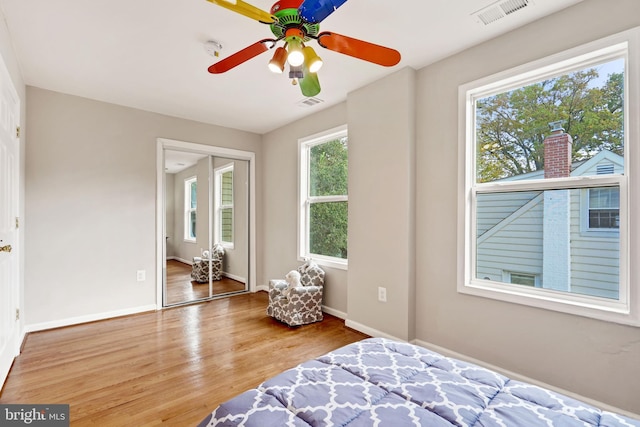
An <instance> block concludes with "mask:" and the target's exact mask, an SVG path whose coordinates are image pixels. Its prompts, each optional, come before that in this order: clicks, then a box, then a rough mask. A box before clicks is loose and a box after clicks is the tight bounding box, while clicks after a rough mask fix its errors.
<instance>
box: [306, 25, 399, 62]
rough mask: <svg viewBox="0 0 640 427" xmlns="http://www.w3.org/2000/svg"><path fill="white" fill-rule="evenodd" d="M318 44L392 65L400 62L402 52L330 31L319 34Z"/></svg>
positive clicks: (356, 56) (359, 57)
mask: <svg viewBox="0 0 640 427" xmlns="http://www.w3.org/2000/svg"><path fill="white" fill-rule="evenodd" d="M317 39H318V44H319V45H320V46H322V47H324V48H326V49H329V50H333V51H335V52H339V53H343V54H345V55H349V56H353V57H354V58H358V59H363V60H365V61H369V62H373V63H374V64H378V65H383V66H385V67H392V66H394V65H396V64H398V63H399V62H400V59H401V56H400V52H398V51H397V50H395V49H391V48H388V47H384V46H380V45H377V44H373V43H369V42H365V41H362V40H358V39H354V38H351V37H347V36H343V35H340V34H336V33H332V32H329V31H325V32H322V33H320V34H318V37H317Z"/></svg>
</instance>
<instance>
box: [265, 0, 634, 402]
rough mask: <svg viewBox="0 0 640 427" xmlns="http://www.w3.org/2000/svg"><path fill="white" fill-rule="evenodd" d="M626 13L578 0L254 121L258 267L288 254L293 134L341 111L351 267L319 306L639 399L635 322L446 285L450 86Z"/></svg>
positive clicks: (592, 392)
mask: <svg viewBox="0 0 640 427" xmlns="http://www.w3.org/2000/svg"><path fill="white" fill-rule="evenodd" d="M637 25H640V2H638V1H637V0H614V1H613V2H612V1H605V0H585V1H584V2H582V3H580V4H579V5H577V6H575V7H572V8H569V9H567V10H565V11H562V12H560V13H558V14H555V15H553V16H550V17H547V18H545V19H542V20H539V21H537V22H535V23H533V24H531V25H528V26H525V27H522V28H520V29H518V30H516V31H514V32H511V33H509V34H506V35H504V36H502V37H499V38H497V39H494V40H492V41H489V42H486V43H483V44H481V45H478V46H476V47H474V48H471V49H468V50H466V51H464V52H461V53H459V54H456V55H454V56H451V57H449V58H447V59H444V60H442V61H440V62H438V63H436V64H432V65H430V66H427V67H425V68H423V69H421V70H419V71H418V72H416V73H414V72H413V71H412V70H410V69H405V70H401V71H399V72H397V73H395V74H393V75H391V76H389V77H387V78H384V79H382V80H380V81H377V82H374V83H373V84H371V85H369V86H367V87H364V88H362V89H360V90H357V91H355V92H354V93H351V94H349V96H348V98H347V105H346V111H345V106H343V105H339V106H337V107H334V108H331V109H328V110H324V111H322V112H319V113H317V114H315V115H313V116H311V117H307V118H305V119H303V120H300V121H297V122H295V123H292V124H290V125H288V126H285V127H283V128H280V129H278V130H276V131H273V132H270V133H269V134H267V135H265V136H264V144H265V145H264V147H265V148H264V149H265V155H264V170H265V175H264V189H265V194H264V196H265V201H267V203H265V204H264V223H263V224H264V229H265V246H264V252H263V265H264V266H265V272H266V276H267V277H281V276H282V275H283V274H284V273H286V271H288V270H289V269H290V268H291V266H292V265H293V264H295V262H296V230H295V228H294V227H292V226H291V224H295V223H296V220H297V216H296V212H297V206H296V203H297V183H296V182H297V181H296V173H297V139H298V138H301V137H304V136H308V135H311V134H314V133H317V132H320V131H322V130H326V129H329V128H331V127H333V126H337V125H340V124H343V123H347V124H348V126H349V271H348V273H347V275H346V277H345V275H344V274H342V272H334V271H329V274H328V278H327V284H328V289H327V291H328V292H327V298H325V304H326V305H327V306H329V307H330V308H333V309H336V310H340V311H346V313H347V324H350V325H352V326H354V327H358V328H361V329H364V330H366V331H372V332H375V333H376V334H378V335H391V336H395V337H398V338H403V339H410V340H413V339H415V340H418V341H420V342H424V343H431V344H435V345H438V346H441V347H444V348H447V349H450V350H452V351H455V352H458V353H460V354H464V355H467V356H469V357H472V358H476V359H478V360H481V361H484V362H486V363H490V364H493V365H496V366H500V367H502V368H504V369H507V370H510V371H512V372H515V373H518V374H521V375H525V376H528V377H530V378H533V379H536V380H538V381H542V382H545V383H548V384H551V385H553V386H556V387H560V388H563V389H566V390H569V391H572V392H574V393H578V394H581V395H583V396H585V397H588V398H592V399H596V400H599V401H601V402H604V403H607V404H610V405H613V406H617V407H619V408H622V409H625V410H628V411H632V412H635V413H640V381H637V380H636V379H637V378H640V338H639V337H640V332H639V329H638V328H633V327H629V326H623V325H619V324H615V323H609V322H602V321H598V320H592V319H588V318H583V317H579V316H572V315H567V314H562V313H558V312H553V311H547V310H543V309H537V308H532V307H527V306H522V305H517V304H510V303H506V302H500V301H494V300H490V299H485V298H480V297H473V296H469V295H462V294H459V293H458V292H457V290H456V283H457V282H456V281H457V265H456V260H457V252H456V242H457V233H458V229H457V206H458V86H459V85H461V84H463V83H467V82H469V81H473V80H476V79H479V78H481V77H485V76H487V75H490V74H493V73H496V72H499V71H503V70H505V69H508V68H511V67H515V66H517V65H521V64H523V63H526V62H529V61H532V60H535V59H539V58H541V57H545V56H548V55H551V54H554V53H557V52H558V51H560V50H564V49H567V48H570V47H573V46H577V45H580V44H583V43H586V42H589V41H592V40H594V39H598V38H601V37H604V36H607V35H610V34H613V33H616V32H620V31H622V30H625V29H628V28H631V27H633V26H637ZM551 29H553V31H551ZM414 131H415V135H414V134H413V133H414ZM414 138H415V148H414V147H413V142H412V139H414ZM414 175H415V178H414ZM391 177H393V178H394V179H398V180H399V185H397V186H392V184H391V182H390V180H389V179H388V178H391ZM414 215H415V218H414ZM398 219H400V221H401V222H403V224H402V226H401V227H400V228H399V229H398V230H392V228H391V227H390V224H392V223H394V224H395V223H396V222H397V220H398ZM414 257H415V261H414ZM378 286H385V287H387V292H388V298H389V302H387V303H386V304H383V303H379V302H378V301H377V299H376V295H377V287H378ZM345 298H346V300H345ZM345 306H346V308H345Z"/></svg>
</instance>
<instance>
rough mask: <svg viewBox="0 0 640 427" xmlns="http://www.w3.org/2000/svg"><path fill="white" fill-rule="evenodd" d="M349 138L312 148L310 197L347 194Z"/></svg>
mask: <svg viewBox="0 0 640 427" xmlns="http://www.w3.org/2000/svg"><path fill="white" fill-rule="evenodd" d="M347 154H348V151H347V138H342V139H336V140H333V141H328V142H325V143H323V144H319V145H316V146H314V147H312V148H311V164H310V177H309V178H310V180H309V182H310V191H309V193H310V195H311V196H312V197H317V196H335V195H342V194H347V176H348V175H347V166H348V163H347Z"/></svg>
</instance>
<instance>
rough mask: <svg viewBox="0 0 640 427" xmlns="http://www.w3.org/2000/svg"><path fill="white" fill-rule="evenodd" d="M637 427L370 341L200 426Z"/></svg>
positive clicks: (430, 355) (402, 346)
mask: <svg viewBox="0 0 640 427" xmlns="http://www.w3.org/2000/svg"><path fill="white" fill-rule="evenodd" d="M451 425H456V426H477V427H486V426H502V427H512V426H526V427H530V426H563V427H565V426H603V427H604V426H606V427H610V426H637V427H640V421H638V420H634V419H631V418H628V417H625V416H623V415H619V414H615V413H612V412H607V411H603V410H600V409H598V408H596V407H594V406H591V405H589V404H586V403H583V402H580V401H578V400H575V399H572V398H570V397H567V396H564V395H561V394H558V393H555V392H552V391H549V390H546V389H544V388H540V387H537V386H534V385H531V384H527V383H523V382H520V381H516V380H512V379H509V378H507V377H505V376H504V375H501V374H499V373H497V372H494V371H491V370H488V369H485V368H481V367H479V366H477V365H473V364H470V363H466V362H463V361H460V360H456V359H452V358H449V357H445V356H442V355H441V354H438V353H435V352H432V351H429V350H427V349H425V348H423V347H419V346H416V345H412V344H407V343H401V342H397V341H392V340H387V339H382V338H369V339H365V340H363V341H359V342H356V343H353V344H349V345H347V346H345V347H342V348H339V349H337V350H335V351H332V352H330V353H328V354H326V355H324V356H321V357H318V358H317V359H314V360H310V361H308V362H305V363H302V364H300V365H298V366H296V367H295V368H293V369H290V370H288V371H285V372H283V373H281V374H279V375H277V376H275V377H273V378H271V379H269V380H267V381H265V382H264V383H262V384H261V385H260V386H258V387H257V388H255V389H253V390H249V391H246V392H244V393H242V394H240V395H238V396H237V397H235V398H233V399H231V400H229V401H227V402H225V403H223V404H221V405H220V406H219V407H217V408H216V409H215V410H214V411H213V412H212V413H211V414H209V415H208V416H207V417H206V418H205V419H204V420H202V422H201V423H200V424H199V425H198V427H205V426H225V427H226V426H229V427H231V426H246V427H268V426H277V427H285V426H291V427H298V426H305V427H308V426H348V427H361V426H391V427H402V426H434V427H438V426H451Z"/></svg>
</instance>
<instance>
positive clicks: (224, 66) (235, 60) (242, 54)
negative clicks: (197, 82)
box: [209, 39, 276, 74]
mask: <svg viewBox="0 0 640 427" xmlns="http://www.w3.org/2000/svg"><path fill="white" fill-rule="evenodd" d="M275 42H276V41H275V40H273V39H264V40H260V41H259V42H255V43H254V44H252V45H251V46H247V47H245V48H244V49H242V50H240V51H238V52H236V53H234V54H233V55H231V56H228V57H226V58H224V59H223V60H221V61H218V62H216V63H215V64H213V65H212V66H210V67H209V72H210V73H211V74H221V73H226V72H227V71H229V70H230V69H232V68H235V67H237V66H238V65H240V64H242V63H243V62H246V61H248V60H250V59H251V58H253V57H256V56H258V55H260V54H261V53H262V52H266V51H268V50H269V48H271V47H273V45H274V44H275ZM268 44H271V46H267V45H268Z"/></svg>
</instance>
